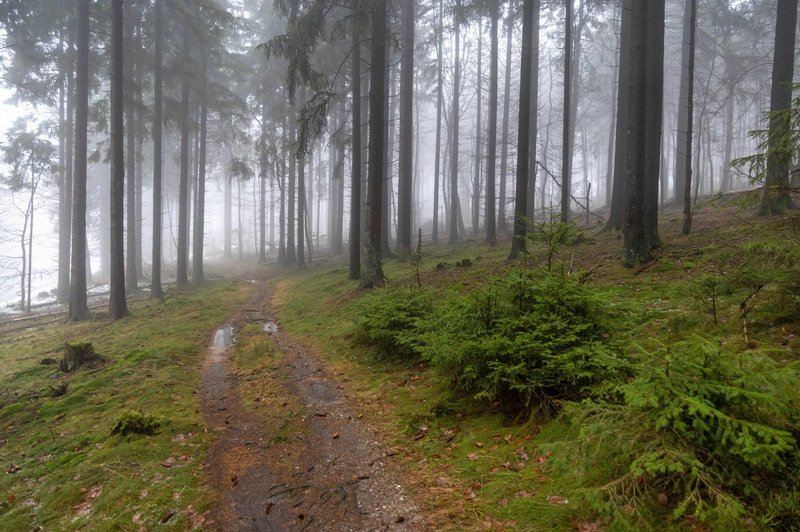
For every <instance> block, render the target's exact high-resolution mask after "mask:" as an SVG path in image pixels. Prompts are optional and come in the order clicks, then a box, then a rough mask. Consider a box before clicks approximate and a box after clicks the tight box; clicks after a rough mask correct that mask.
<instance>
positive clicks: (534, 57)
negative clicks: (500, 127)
mask: <svg viewBox="0 0 800 532" xmlns="http://www.w3.org/2000/svg"><path fill="white" fill-rule="evenodd" d="M540 19H541V0H534V3H533V31H532V33H533V36H532V39H533V42H532V43H531V92H530V94H531V96H530V98H531V112H530V126H529V127H530V130H529V135H528V138H529V140H528V144H529V147H528V200H527V207H528V211H527V213H526V216H527V217H528V220H530V221H531V222H532V221H533V219H534V214H535V212H536V176H537V172H538V168H537V165H536V143H537V141H538V137H539V42H540V35H541V31H540V28H539V25H540Z"/></svg>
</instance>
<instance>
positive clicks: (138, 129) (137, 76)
mask: <svg viewBox="0 0 800 532" xmlns="http://www.w3.org/2000/svg"><path fill="white" fill-rule="evenodd" d="M136 42H137V43H139V48H141V42H142V31H141V26H139V27H137V28H136ZM142 70H143V65H142V60H141V59H140V60H138V61H136V64H135V66H134V84H135V86H136V89H135V90H136V103H137V104H138V105H139V106H140V108H141V107H144V102H143V98H142ZM134 130H135V136H136V149H135V152H136V161H137V164H136V183H135V185H134V188H135V194H134V199H135V201H136V209H135V213H134V218H135V226H136V238H135V241H134V244H135V249H134V259H135V260H136V274H137V276H138V277H137V280H144V265H143V264H142V255H143V251H142V225H143V224H142V222H143V216H142V213H143V208H142V207H143V206H142V199H143V197H144V196H143V192H144V157H142V152H143V151H144V135H145V132H144V116H143V113H141V112H139V113H136V116H135V123H134Z"/></svg>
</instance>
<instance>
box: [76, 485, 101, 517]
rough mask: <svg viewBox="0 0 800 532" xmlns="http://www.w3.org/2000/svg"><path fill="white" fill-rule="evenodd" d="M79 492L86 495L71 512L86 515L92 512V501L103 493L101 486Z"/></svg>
mask: <svg viewBox="0 0 800 532" xmlns="http://www.w3.org/2000/svg"><path fill="white" fill-rule="evenodd" d="M81 491H82V492H84V493H85V494H86V495H85V496H84V498H83V501H81V503H80V504H79V505H77V506H75V507H74V508H73V510H75V513H76V514H77V515H88V514H89V512H91V511H92V504H93V503H94V500H95V499H96V498H98V497H99V496H100V495H101V494H102V493H103V486H102V485H98V486H93V487H92V488H90V489H88V490H87V489H86V488H84V489H82V490H81Z"/></svg>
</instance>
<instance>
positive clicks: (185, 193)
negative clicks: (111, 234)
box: [177, 22, 190, 287]
mask: <svg viewBox="0 0 800 532" xmlns="http://www.w3.org/2000/svg"><path fill="white" fill-rule="evenodd" d="M189 31H190V28H189V23H188V22H185V23H184V25H183V72H182V77H183V79H182V81H181V111H180V112H181V114H180V117H181V118H180V121H181V162H180V165H181V168H180V183H179V187H178V271H177V284H178V286H179V287H183V286H187V285H188V284H189V272H188V260H189V216H188V215H189V83H190V81H189V72H188V71H189V61H190V54H189V45H190V39H189Z"/></svg>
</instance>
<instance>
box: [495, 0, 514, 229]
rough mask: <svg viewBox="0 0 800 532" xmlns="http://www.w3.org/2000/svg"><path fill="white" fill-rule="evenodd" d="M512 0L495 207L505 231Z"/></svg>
mask: <svg viewBox="0 0 800 532" xmlns="http://www.w3.org/2000/svg"><path fill="white" fill-rule="evenodd" d="M513 12H514V0H509V2H508V20H507V21H506V25H507V27H506V72H505V77H506V79H505V93H504V96H503V136H502V139H501V141H500V143H501V144H502V145H503V149H502V153H501V155H500V193H499V205H498V207H497V231H498V232H500V233H507V232H508V227H507V224H506V188H507V186H506V174H507V172H508V130H509V125H510V121H511V112H510V111H511V44H512V37H513V35H514V17H513Z"/></svg>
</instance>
